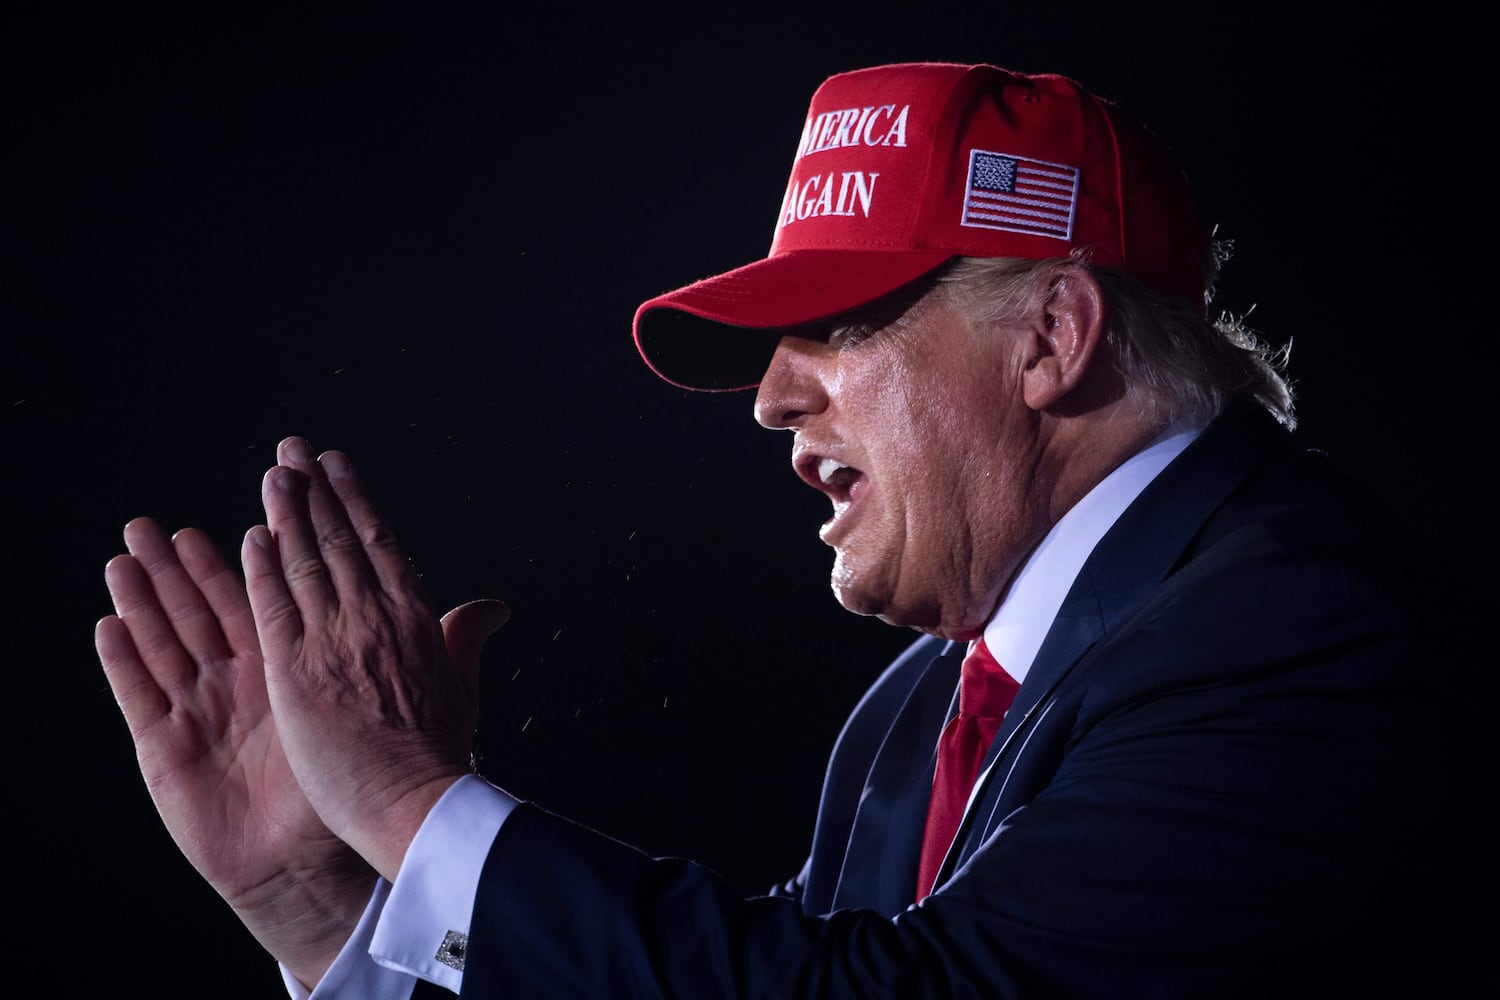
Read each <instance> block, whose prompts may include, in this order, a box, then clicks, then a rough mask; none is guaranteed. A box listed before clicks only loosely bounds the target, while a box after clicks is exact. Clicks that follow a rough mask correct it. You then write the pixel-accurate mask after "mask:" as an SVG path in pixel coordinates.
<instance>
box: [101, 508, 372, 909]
mask: <svg viewBox="0 0 1500 1000" xmlns="http://www.w3.org/2000/svg"><path fill="white" fill-rule="evenodd" d="M126 541H127V546H128V547H129V549H130V555H127V556H120V557H117V558H116V559H115V560H112V561H111V562H110V564H109V566H108V568H107V570H106V580H107V582H108V584H109V588H110V593H111V596H112V597H113V599H114V603H115V607H116V611H117V615H116V616H112V617H109V618H105V619H104V620H102V621H101V622H100V623H99V627H98V630H97V636H96V638H97V643H98V648H99V655H100V659H101V661H102V662H103V664H104V668H105V672H106V676H107V677H108V679H109V682H110V686H111V688H112V689H113V691H114V693H115V697H116V699H117V701H118V702H119V704H120V708H121V711H122V713H123V714H124V716H125V719H126V722H127V724H128V726H129V728H130V733H131V737H132V739H133V740H134V742H135V747H136V756H137V759H138V761H139V764H140V768H141V774H142V776H143V777H144V778H145V781H146V785H147V788H148V790H149V792H150V794H151V798H152V801H153V802H154V803H155V805H156V808H157V810H158V812H159V813H160V814H161V816H162V820H163V822H164V823H165V825H166V826H167V829H168V831H169V832H170V833H171V835H172V838H173V840H174V841H176V843H177V845H178V847H179V849H180V850H181V851H182V852H183V854H184V855H185V856H186V857H187V859H188V861H189V862H190V863H191V864H192V865H193V866H194V868H196V869H197V870H198V871H199V873H200V874H202V875H203V877H204V878H205V879H207V880H208V882H209V883H210V884H211V885H213V887H214V888H215V889H216V890H217V891H218V892H219V893H220V895H222V896H224V898H225V899H226V900H227V901H228V902H229V903H230V904H231V905H232V906H234V907H235V908H236V909H249V910H256V909H259V908H262V907H266V906H271V905H274V904H275V901H276V899H277V898H279V897H280V896H281V894H282V893H283V892H284V890H285V888H286V882H287V880H288V879H289V878H305V877H307V876H308V875H309V873H314V875H315V877H317V878H319V879H324V880H326V879H328V878H329V877H333V878H348V877H355V876H357V877H360V878H368V877H369V876H368V875H367V874H366V873H367V872H368V869H367V868H365V866H364V865H363V863H362V862H361V861H360V860H359V858H358V857H357V856H356V855H355V854H354V852H353V851H352V850H351V849H350V848H349V847H348V846H347V845H345V844H343V843H342V842H340V841H339V840H338V839H337V838H335V837H334V836H333V835H332V833H330V832H329V830H328V828H327V827H326V826H325V825H324V824H323V823H322V821H321V820H319V819H318V817H317V814H316V813H315V812H314V811H313V809H312V806H311V805H310V804H309V802H308V800H307V797H306V796H305V795H304V794H303V793H302V790H301V788H300V787H299V786H298V785H297V782H296V779H295V777H294V776H293V774H292V770H291V768H290V766H289V765H288V763H287V758H286V754H285V752H284V750H283V748H282V745H281V741H280V738H279V736H278V735H277V732H276V726H275V724H274V721H273V719H272V717H271V710H270V702H269V699H268V698H267V694H266V686H265V675H264V665H263V662H262V658H261V652H260V646H259V643H258V641H257V639H256V636H255V631H254V623H253V619H252V617H251V615H250V611H249V604H248V601H247V600H246V598H245V594H244V589H243V587H242V586H241V585H240V583H239V580H238V578H237V577H235V575H234V574H233V573H232V572H231V571H230V570H229V568H228V566H227V565H226V564H225V563H224V562H223V560H222V559H221V558H220V557H219V556H218V553H217V552H215V551H214V550H213V548H212V546H211V545H210V544H209V543H208V541H207V540H206V539H205V538H204V537H203V536H202V535H200V534H198V533H196V532H183V533H181V534H179V535H178V536H177V538H176V539H174V540H172V541H168V539H167V538H166V536H165V534H164V533H163V532H162V531H161V529H160V528H158V527H157V526H156V525H155V524H154V523H152V522H149V521H145V520H139V521H134V522H131V524H130V525H129V526H128V527H127V529H126Z"/></svg>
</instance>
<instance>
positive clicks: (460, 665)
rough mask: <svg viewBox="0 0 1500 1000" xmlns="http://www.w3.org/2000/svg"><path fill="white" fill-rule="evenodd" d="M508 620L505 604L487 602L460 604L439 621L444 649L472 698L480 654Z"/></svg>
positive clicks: (508, 613)
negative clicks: (486, 642) (486, 643)
mask: <svg viewBox="0 0 1500 1000" xmlns="http://www.w3.org/2000/svg"><path fill="white" fill-rule="evenodd" d="M509 620H510V608H509V606H507V605H506V603H505V602H504V601H497V600H494V599H492V598H487V599H483V600H478V601H469V602H468V603H467V604H460V605H459V606H458V607H456V608H454V609H453V610H452V611H450V612H448V613H447V614H446V615H444V616H443V618H442V626H443V645H444V646H445V647H446V648H447V650H448V660H449V662H450V663H452V664H453V666H454V667H455V668H457V671H458V675H459V677H460V678H461V679H462V680H463V683H464V687H465V688H466V689H467V691H468V693H469V695H470V697H471V698H475V697H477V695H478V692H479V654H480V652H481V651H482V650H483V649H484V644H485V641H486V640H487V639H489V637H490V636H492V635H494V634H495V633H496V632H498V631H499V630H500V626H502V625H504V624H505V623H506V622H507V621H509Z"/></svg>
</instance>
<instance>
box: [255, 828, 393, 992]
mask: <svg viewBox="0 0 1500 1000" xmlns="http://www.w3.org/2000/svg"><path fill="white" fill-rule="evenodd" d="M346 853H347V855H348V857H347V858H346V859H344V860H342V861H341V862H339V863H338V864H337V865H334V866H329V867H325V868H324V869H323V870H318V871H314V870H311V869H305V870H294V871H289V872H287V873H286V874H285V875H284V876H282V877H279V878H277V879H274V880H271V881H269V882H267V883H265V884H264V885H262V886H259V887H257V889H256V890H255V891H253V892H247V893H245V894H243V895H241V896H240V897H238V898H236V899H233V900H229V904H230V906H231V908H232V909H233V910H234V913H235V915H236V916H237V917H238V918H239V919H240V922H241V923H243V924H244V925H245V927H246V929H248V930H249V931H250V933H251V935H252V936H253V937H254V938H255V940H256V941H257V942H258V943H259V944H260V946H261V947H262V948H264V949H265V950H266V951H267V952H268V953H269V954H270V955H271V957H272V958H274V959H275V960H276V961H277V962H279V963H280V964H281V965H282V966H284V967H285V968H286V970H287V971H288V972H289V973H291V974H292V975H293V976H295V977H296V978H297V979H298V980H299V981H300V982H302V983H303V985H305V986H306V987H307V988H308V989H309V990H311V989H313V988H314V987H316V986H317V984H318V982H319V981H320V980H321V979H322V978H323V974H324V973H326V972H327V971H328V968H329V966H331V965H332V964H333V961H334V959H336V958H337V957H338V955H339V952H340V951H341V950H342V949H343V947H344V945H345V943H346V942H348V940H349V938H350V936H351V935H352V934H353V933H354V930H355V928H356V927H357V926H358V924H359V920H360V917H361V916H362V915H363V914H364V911H365V908H366V907H367V906H368V905H369V901H370V897H371V894H372V893H373V892H374V889H375V885H376V879H377V877H378V876H377V873H376V872H375V871H374V870H372V869H371V867H370V866H369V865H367V864H366V863H365V862H364V860H363V859H362V858H360V857H359V856H358V855H356V854H355V853H354V852H353V851H348V850H347V849H346Z"/></svg>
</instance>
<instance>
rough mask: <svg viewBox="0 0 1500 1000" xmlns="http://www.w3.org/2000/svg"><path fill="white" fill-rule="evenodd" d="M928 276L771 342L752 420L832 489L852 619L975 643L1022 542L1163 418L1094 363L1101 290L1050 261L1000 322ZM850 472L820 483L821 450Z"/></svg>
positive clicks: (1031, 543) (830, 533)
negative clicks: (1155, 417) (826, 327)
mask: <svg viewBox="0 0 1500 1000" xmlns="http://www.w3.org/2000/svg"><path fill="white" fill-rule="evenodd" d="M952 298H953V297H952V296H951V295H950V294H949V293H948V291H947V290H946V289H944V288H943V287H942V286H939V287H938V288H937V289H935V290H933V291H930V292H928V293H927V294H925V295H924V296H922V297H921V298H919V299H918V300H917V301H916V302H915V304H913V305H912V306H911V307H910V308H908V309H907V310H906V311H905V312H904V313H903V314H902V315H900V316H899V318H896V319H895V320H893V321H891V322H888V323H885V324H884V325H880V326H877V327H875V328H873V329H871V328H868V327H859V326H856V327H855V328H854V332H853V333H851V332H850V328H840V327H837V326H836V327H835V329H834V333H833V335H832V336H830V337H829V338H828V339H826V340H820V339H815V338H810V337H806V336H794V335H788V336H784V337H782V338H781V340H780V342H779V343H778V345H777V348H776V351H775V354H774V355H773V357H772V360H771V363H770V365H769V367H768V369H767V371H766V374H765V376H764V378H763V379H762V381H761V384H760V388H759V391H758V394H757V397H756V401H755V416H756V419H757V420H758V421H759V422H760V423H761V424H762V425H763V426H766V427H770V428H779V429H785V430H790V431H792V432H793V433H794V434H795V435H796V441H795V443H794V444H793V448H792V453H793V464H794V466H795V467H797V469H798V472H799V474H801V475H802V476H803V478H804V479H807V480H808V481H809V482H810V483H811V484H812V485H814V486H817V487H818V488H820V489H824V490H825V492H828V493H830V496H831V497H832V499H833V501H834V506H835V516H834V518H833V519H831V520H830V521H829V522H828V523H827V524H825V525H824V528H823V531H822V538H823V541H824V542H825V543H827V544H828V545H829V546H830V547H832V548H833V550H834V553H835V556H834V563H833V571H832V578H831V582H832V586H833V591H834V593H835V595H836V596H837V597H838V599H839V601H840V603H842V604H843V605H844V607H846V608H847V609H849V610H850V611H853V612H855V613H857V614H862V615H875V616H878V617H879V618H881V619H882V620H884V621H886V622H888V623H890V624H893V625H900V626H905V627H909V628H914V629H918V630H920V631H923V632H928V633H931V634H935V635H941V636H944V637H947V638H955V639H969V638H973V637H975V636H977V635H978V634H979V633H980V632H981V631H982V629H983V626H984V623H985V622H986V621H987V620H988V619H989V617H990V615H991V614H992V612H993V611H994V609H995V607H996V605H997V604H998V602H999V600H1000V598H1001V597H1002V596H1003V594H1004V590H1005V587H1006V585H1007V584H1008V582H1009V581H1010V579H1011V577H1012V576H1013V575H1014V574H1015V572H1016V570H1017V569H1018V568H1019V567H1020V565H1021V563H1022V562H1023V561H1024V560H1025V558H1026V556H1027V554H1028V553H1030V551H1031V550H1032V548H1033V547H1035V546H1036V544H1037V543H1038V542H1039V541H1040V540H1041V539H1042V538H1043V537H1044V536H1045V535H1046V533H1047V531H1048V530H1049V529H1050V528H1051V527H1052V525H1054V524H1055V523H1056V522H1057V519H1058V518H1059V517H1061V516H1062V514H1063V513H1064V512H1066V511H1067V510H1068V509H1069V508H1070V507H1071V506H1072V505H1073V504H1074V503H1076V502H1077V501H1078V500H1079V498H1081V497H1082V496H1083V495H1084V493H1086V492H1087V491H1088V490H1089V489H1090V488H1092V487H1093V485H1094V484H1095V483H1097V482H1098V481H1099V480H1100V479H1102V478H1103V477H1104V476H1105V475H1107V474H1108V473H1109V471H1110V470H1112V469H1113V468H1114V467H1115V466H1116V465H1118V464H1119V463H1120V462H1121V461H1122V460H1123V459H1124V458H1125V457H1126V456H1128V455H1129V454H1131V453H1132V452H1133V451H1134V450H1136V449H1137V448H1139V447H1140V446H1141V445H1143V444H1144V443H1145V442H1146V441H1148V440H1149V439H1150V438H1151V437H1152V436H1153V435H1154V434H1155V433H1156V432H1157V430H1158V429H1159V428H1156V427H1153V426H1150V425H1149V424H1147V423H1146V422H1145V421H1144V420H1143V419H1141V418H1140V417H1139V416H1138V413H1139V408H1138V407H1136V406H1134V405H1133V401H1132V400H1131V399H1130V397H1129V395H1128V394H1127V393H1125V392H1124V390H1123V387H1122V386H1120V385H1119V384H1118V383H1117V381H1116V380H1115V377H1114V376H1113V375H1112V373H1110V372H1109V371H1107V370H1106V366H1104V365H1103V364H1097V365H1096V364H1095V363H1094V359H1095V356H1096V354H1098V353H1099V345H1100V344H1101V342H1102V340H1103V335H1104V328H1105V327H1104V324H1105V308H1104V299H1103V293H1102V291H1101V289H1100V288H1099V286H1098V284H1097V283H1096V282H1095V281H1094V279H1093V278H1092V277H1090V276H1089V275H1088V274H1087V272H1085V271H1083V270H1081V269H1078V268H1075V267H1068V266H1061V267H1060V268H1059V269H1058V272H1057V276H1056V279H1055V280H1054V282H1053V284H1052V286H1051V292H1050V295H1049V296H1048V297H1047V298H1046V299H1045V300H1044V301H1037V302H1034V303H1033V304H1032V305H1031V306H1030V307H1029V308H1028V309H1027V310H1026V311H1025V312H1024V313H1023V315H1022V316H1021V317H1020V318H1019V319H1018V320H1017V321H1015V322H1012V323H1008V324H1006V325H1000V324H997V323H986V322H977V321H975V320H974V319H973V318H972V317H971V316H970V315H969V313H968V312H967V311H966V310H964V309H962V308H959V307H958V305H956V304H955V302H954V301H952ZM825 456H827V457H832V458H834V459H835V460H836V461H838V462H839V463H840V464H841V465H845V466H850V467H852V468H853V469H855V470H857V472H856V473H855V474H854V476H853V478H852V480H851V481H850V482H849V483H848V484H844V483H838V484H836V485H835V486H834V488H832V489H829V488H827V487H824V486H823V485H821V484H820V483H818V481H817V477H816V475H815V473H814V471H813V470H814V469H815V463H816V460H817V459H818V458H820V457H825Z"/></svg>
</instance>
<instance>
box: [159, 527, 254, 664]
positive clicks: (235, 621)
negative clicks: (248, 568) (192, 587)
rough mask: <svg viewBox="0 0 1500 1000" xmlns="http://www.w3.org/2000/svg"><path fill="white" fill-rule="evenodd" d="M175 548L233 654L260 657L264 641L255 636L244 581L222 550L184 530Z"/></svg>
mask: <svg viewBox="0 0 1500 1000" xmlns="http://www.w3.org/2000/svg"><path fill="white" fill-rule="evenodd" d="M172 547H173V548H174V549H176V551H177V557H178V559H179V560H180V561H181V562H182V566H183V568H184V569H185V570H187V573H188V575H189V576H190V577H192V578H193V581H194V582H195V583H196V584H197V585H198V589H199V590H201V591H202V592H203V597H204V599H205V600H206V601H208V606H209V607H210V608H211V609H212V610H213V613H214V615H215V616H216V617H217V618H218V620H219V628H220V629H221V630H222V631H223V634H224V640H225V642H226V643H227V644H228V646H229V649H230V651H231V652H233V653H236V654H239V653H259V651H260V639H259V638H258V637H257V636H256V634H255V617H254V615H252V614H251V612H250V598H249V596H248V595H247V594H246V593H245V584H244V581H243V580H241V579H240V576H239V574H238V573H237V572H235V569H234V568H233V567H232V566H231V565H230V564H229V562H228V561H227V560H226V559H225V558H224V557H223V555H221V554H220V553H219V550H218V548H217V547H216V546H215V545H214V544H213V542H211V541H210V540H209V538H208V536H207V535H205V534H204V533H203V532H201V531H199V530H197V529H196V528H184V529H183V530H181V531H179V532H177V534H175V535H173V536H172Z"/></svg>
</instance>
